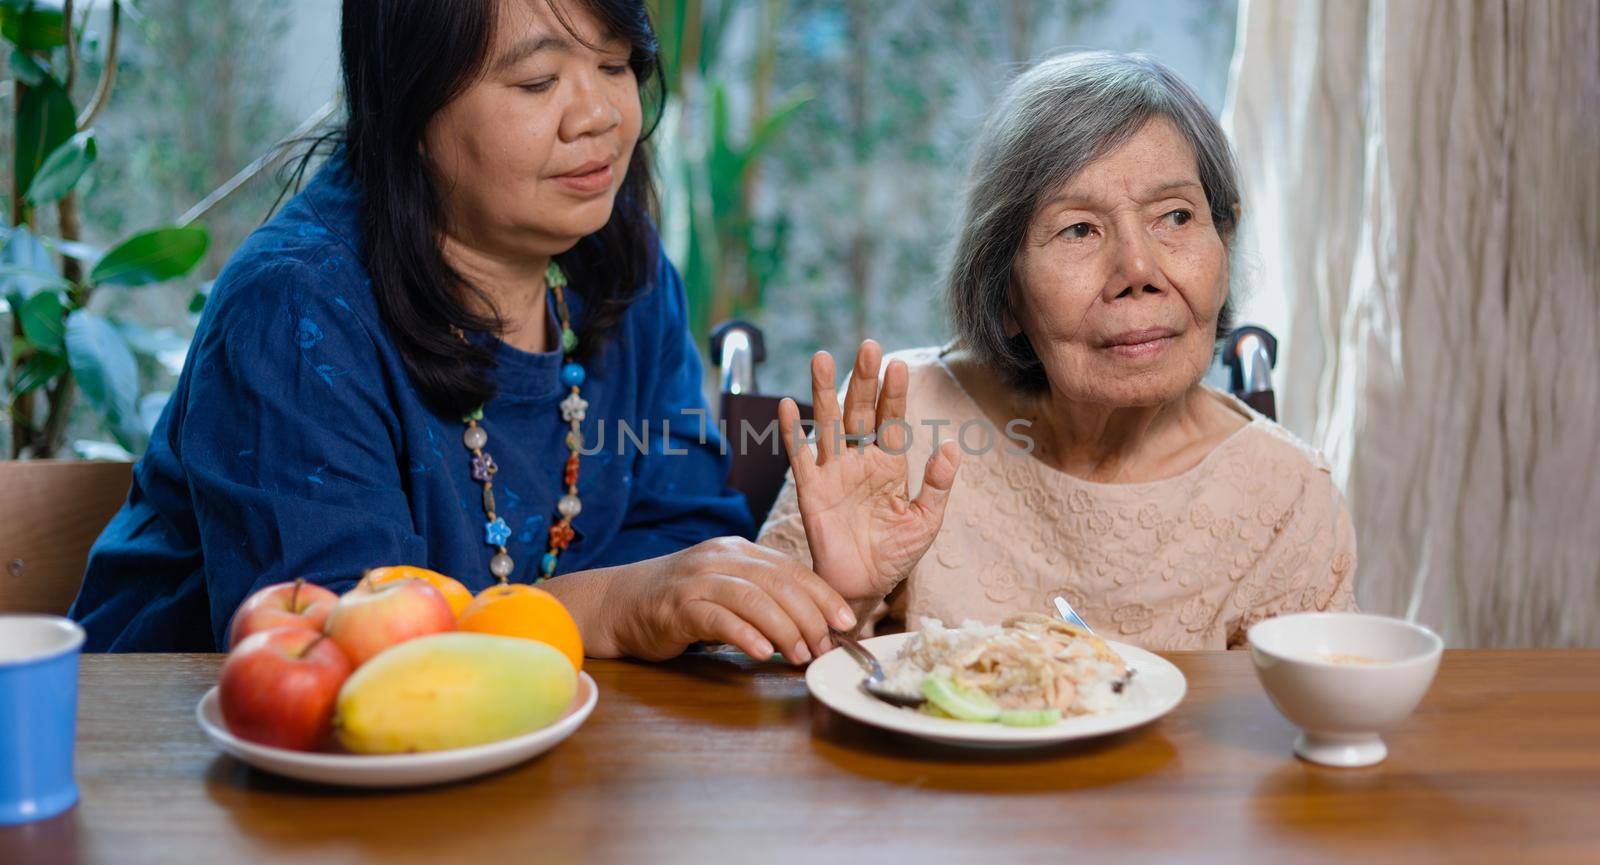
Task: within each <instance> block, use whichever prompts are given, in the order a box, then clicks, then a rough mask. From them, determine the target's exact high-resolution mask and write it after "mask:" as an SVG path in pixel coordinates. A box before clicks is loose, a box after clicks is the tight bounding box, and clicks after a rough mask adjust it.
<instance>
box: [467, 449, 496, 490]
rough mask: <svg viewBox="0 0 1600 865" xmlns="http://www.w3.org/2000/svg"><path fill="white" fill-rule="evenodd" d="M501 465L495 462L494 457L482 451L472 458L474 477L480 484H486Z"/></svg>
mask: <svg viewBox="0 0 1600 865" xmlns="http://www.w3.org/2000/svg"><path fill="white" fill-rule="evenodd" d="M499 470H500V467H499V466H497V465H495V464H494V457H492V456H489V454H488V453H480V454H478V455H477V456H475V457H473V458H472V479H473V480H475V481H477V482H478V483H480V484H486V483H488V482H489V479H490V478H492V477H494V473H495V472H497V471H499Z"/></svg>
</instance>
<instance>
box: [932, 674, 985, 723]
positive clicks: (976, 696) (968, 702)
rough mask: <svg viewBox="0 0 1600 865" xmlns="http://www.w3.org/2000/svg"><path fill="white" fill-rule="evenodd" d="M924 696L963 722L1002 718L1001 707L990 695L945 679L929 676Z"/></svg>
mask: <svg viewBox="0 0 1600 865" xmlns="http://www.w3.org/2000/svg"><path fill="white" fill-rule="evenodd" d="M922 696H924V697H927V698H928V702H930V703H932V704H934V705H935V706H938V707H939V708H940V709H942V710H944V712H945V713H946V714H948V715H949V716H950V717H952V718H956V719H958V720H961V721H993V720H994V719H995V718H998V717H1000V706H999V704H998V703H996V702H995V701H994V700H991V699H989V695H988V694H985V693H983V692H982V691H974V690H972V689H971V688H963V687H961V686H960V685H957V684H956V683H954V682H952V681H950V680H949V679H946V678H943V677H942V676H929V677H927V678H926V679H923V680H922Z"/></svg>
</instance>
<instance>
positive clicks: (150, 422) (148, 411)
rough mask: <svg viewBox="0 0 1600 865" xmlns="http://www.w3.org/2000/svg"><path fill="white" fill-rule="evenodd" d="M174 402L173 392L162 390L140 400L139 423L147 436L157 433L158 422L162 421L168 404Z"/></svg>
mask: <svg viewBox="0 0 1600 865" xmlns="http://www.w3.org/2000/svg"><path fill="white" fill-rule="evenodd" d="M171 401H172V391H170V390H160V391H156V392H154V393H147V394H145V395H144V396H142V397H140V398H139V423H141V424H143V425H144V432H145V435H150V434H151V433H153V432H155V429H156V422H157V421H159V420H161V413H162V412H163V411H165V410H166V408H167V403H169V402H171Z"/></svg>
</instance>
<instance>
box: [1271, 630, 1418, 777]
mask: <svg viewBox="0 0 1600 865" xmlns="http://www.w3.org/2000/svg"><path fill="white" fill-rule="evenodd" d="M1248 637H1249V640H1250V657H1251V658H1252V659H1253V660H1254V661H1255V665H1256V675H1258V676H1259V677H1260V678H1261V685H1262V687H1264V688H1266V689H1267V696H1269V697H1271V698H1272V702H1273V704H1274V705H1276V706H1277V707H1278V711H1280V712H1282V713H1283V715H1284V717H1286V718H1288V719H1289V720H1290V721H1292V722H1294V724H1295V726H1297V727H1299V728H1300V729H1301V730H1302V732H1301V734H1300V736H1299V738H1297V739H1296V740H1295V743H1294V751H1295V753H1296V754H1299V755H1300V756H1301V757H1303V758H1305V759H1306V760H1310V761H1311V762H1313V763H1322V764H1324V765H1328V766H1370V765H1372V764H1374V763H1378V762H1381V761H1382V760H1383V759H1384V758H1385V757H1387V756H1388V754H1389V749H1388V747H1387V746H1385V745H1384V744H1383V740H1382V739H1381V738H1379V736H1378V734H1379V733H1382V732H1385V731H1387V730H1392V729H1394V728H1395V727H1397V726H1399V725H1400V722H1402V721H1404V720H1405V719H1406V717H1407V716H1409V715H1410V714H1411V712H1412V710H1414V709H1416V708H1417V704H1418V703H1419V702H1421V701H1422V695H1423V694H1426V693H1427V691H1428V685H1429V684H1431V683H1432V682H1433V674H1434V673H1435V672H1436V671H1437V670H1438V669H1439V654H1440V652H1442V651H1443V650H1444V641H1443V640H1441V639H1439V635H1438V634H1435V633H1434V632H1432V631H1430V630H1428V629H1427V628H1424V627H1423V626H1421V625H1417V624H1413V623H1411V622H1407V621H1404V620H1402V619H1392V618H1389V617H1387V616H1372V615H1366V614H1363V613H1297V614H1294V615H1289V616H1279V617H1277V618H1274V619H1268V620H1266V621H1264V622H1260V623H1258V624H1257V625H1255V626H1254V627H1252V628H1251V629H1250V633H1249V635H1248Z"/></svg>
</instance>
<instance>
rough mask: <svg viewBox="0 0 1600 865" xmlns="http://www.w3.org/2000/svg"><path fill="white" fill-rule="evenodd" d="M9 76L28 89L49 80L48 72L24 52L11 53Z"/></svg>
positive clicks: (42, 65)
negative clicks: (12, 76) (13, 76)
mask: <svg viewBox="0 0 1600 865" xmlns="http://www.w3.org/2000/svg"><path fill="white" fill-rule="evenodd" d="M10 65H11V74H12V75H15V76H16V77H17V80H18V81H21V82H22V83H23V84H26V85H28V86H29V87H38V86H39V85H40V84H43V83H44V80H45V79H46V78H50V77H51V75H50V70H49V69H47V68H45V66H44V64H42V63H40V62H39V61H38V60H36V59H34V57H33V55H31V54H28V53H27V52H25V51H13V52H11V60H10Z"/></svg>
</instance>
